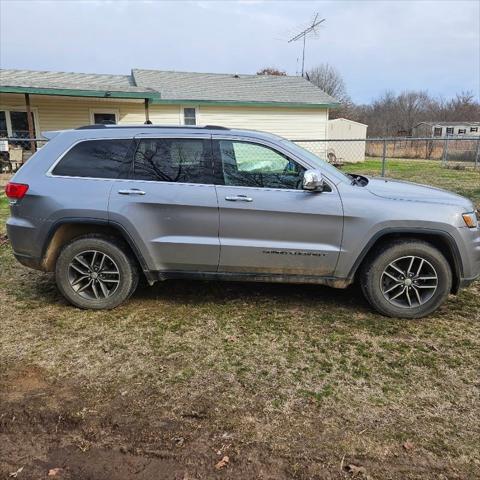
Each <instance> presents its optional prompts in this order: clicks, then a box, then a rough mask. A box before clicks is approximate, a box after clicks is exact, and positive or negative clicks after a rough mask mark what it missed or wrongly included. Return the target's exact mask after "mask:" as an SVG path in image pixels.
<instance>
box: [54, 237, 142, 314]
mask: <svg viewBox="0 0 480 480" xmlns="http://www.w3.org/2000/svg"><path fill="white" fill-rule="evenodd" d="M95 252H97V254H96V255H98V257H100V259H102V258H104V264H103V266H102V265H99V263H100V262H97V264H96V266H95V267H92V268H91V269H90V270H88V269H87V268H86V267H85V266H84V265H82V264H79V263H78V260H75V259H76V258H77V259H78V258H80V259H81V260H82V261H85V262H86V263H87V264H89V260H90V262H93V264H95V258H97V257H94V256H93V255H95ZM79 256H80V257H79ZM90 266H91V265H90ZM75 267H77V268H79V270H78V271H82V272H90V273H89V275H90V276H87V277H85V280H82V283H80V284H77V285H76V286H73V285H72V284H74V283H76V282H77V281H78V280H79V279H80V277H84V273H77V269H75ZM100 268H103V269H102V270H101V269H100ZM93 270H95V272H93ZM97 270H98V273H97ZM107 270H109V271H111V272H113V271H116V272H118V273H111V272H110V273H108V272H107ZM102 272H105V275H104V274H103V273H102ZM75 274H76V275H77V276H78V278H76V279H75V278H74V277H73V276H74V275H75ZM92 275H96V276H95V278H92V277H91V276H92ZM55 276H56V282H57V286H58V289H59V290H60V292H61V293H62V295H63V296H64V297H65V298H66V299H67V300H68V301H69V302H70V303H72V304H73V305H75V306H77V307H80V308H84V309H97V310H100V309H107V310H108V309H112V308H115V307H117V306H118V305H120V304H121V303H122V302H124V301H125V300H127V299H128V298H129V297H130V296H131V295H132V294H133V292H134V291H135V289H136V288H137V285H138V277H139V275H138V268H137V264H136V261H135V259H134V258H132V257H131V255H130V254H129V252H128V249H127V248H126V247H125V245H124V244H123V243H122V242H121V241H119V240H118V239H116V238H115V237H107V236H103V235H97V234H90V235H84V236H81V237H77V238H75V239H73V240H72V241H71V242H69V243H67V244H66V245H65V246H64V247H63V248H62V250H61V252H60V254H59V256H58V258H57V262H56V265H55ZM100 277H101V278H103V280H101V279H100ZM89 281H90V283H93V284H94V285H96V287H95V288H94V289H93V288H92V286H90V287H87V288H86V289H85V290H83V291H82V292H79V290H81V288H82V287H83V286H85V284H86V283H88V282H89ZM108 282H110V283H108ZM100 283H101V284H102V285H103V286H102V285H100ZM112 285H113V286H112ZM100 287H102V288H100ZM105 291H106V292H107V293H105ZM97 295H99V297H100V298H97Z"/></svg>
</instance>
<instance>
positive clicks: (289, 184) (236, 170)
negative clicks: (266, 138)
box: [217, 140, 305, 190]
mask: <svg viewBox="0 0 480 480" xmlns="http://www.w3.org/2000/svg"><path fill="white" fill-rule="evenodd" d="M217 145H218V150H219V153H218V154H219V156H220V159H221V162H222V170H223V177H224V178H223V179H224V184H225V185H229V186H238V187H260V188H286V189H294V190H297V189H301V188H302V179H303V173H304V172H305V168H303V167H302V166H301V165H299V164H298V163H296V162H294V161H293V160H291V159H290V158H288V157H287V156H286V155H284V154H283V153H280V152H278V151H276V150H273V149H272V148H270V147H267V146H265V145H259V144H256V143H249V142H241V141H232V140H219V141H218V144H217Z"/></svg>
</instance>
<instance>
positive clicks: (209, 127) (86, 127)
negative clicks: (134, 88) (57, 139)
mask: <svg viewBox="0 0 480 480" xmlns="http://www.w3.org/2000/svg"><path fill="white" fill-rule="evenodd" d="M102 128H198V129H200V128H204V129H207V130H230V129H229V128H228V127H222V126H220V125H201V126H197V125H153V124H152V125H103V124H99V125H83V126H82V127H77V128H76V129H75V130H97V129H102Z"/></svg>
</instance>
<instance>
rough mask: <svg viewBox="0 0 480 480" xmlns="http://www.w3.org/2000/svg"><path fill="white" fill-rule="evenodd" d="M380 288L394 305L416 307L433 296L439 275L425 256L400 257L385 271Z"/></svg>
mask: <svg viewBox="0 0 480 480" xmlns="http://www.w3.org/2000/svg"><path fill="white" fill-rule="evenodd" d="M380 288H381V290H382V294H383V296H384V297H385V299H386V300H387V301H388V302H389V303H391V304H392V305H395V306H396V307H401V308H415V307H419V306H421V305H423V304H425V303H427V302H428V301H429V300H430V299H431V298H432V297H433V295H434V294H435V292H436V291H437V288H438V275H437V272H436V270H435V268H434V267H433V265H432V264H431V263H430V262H429V261H428V260H426V259H425V258H422V257H418V256H414V255H409V256H405V257H400V258H397V259H396V260H394V261H393V262H391V263H389V264H388V265H387V267H386V268H385V270H384V271H383V273H382V276H381V279H380Z"/></svg>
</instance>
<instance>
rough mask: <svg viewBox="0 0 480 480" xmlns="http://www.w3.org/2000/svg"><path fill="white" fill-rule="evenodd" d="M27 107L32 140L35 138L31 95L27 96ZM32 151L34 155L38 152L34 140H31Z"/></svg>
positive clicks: (29, 132)
mask: <svg viewBox="0 0 480 480" xmlns="http://www.w3.org/2000/svg"><path fill="white" fill-rule="evenodd" d="M25 105H26V106H27V122H28V137H29V138H30V139H32V138H35V135H34V133H33V121H32V109H31V108H30V94H28V93H26V94H25ZM30 150H31V152H32V153H35V151H36V145H35V141H34V140H30Z"/></svg>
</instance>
